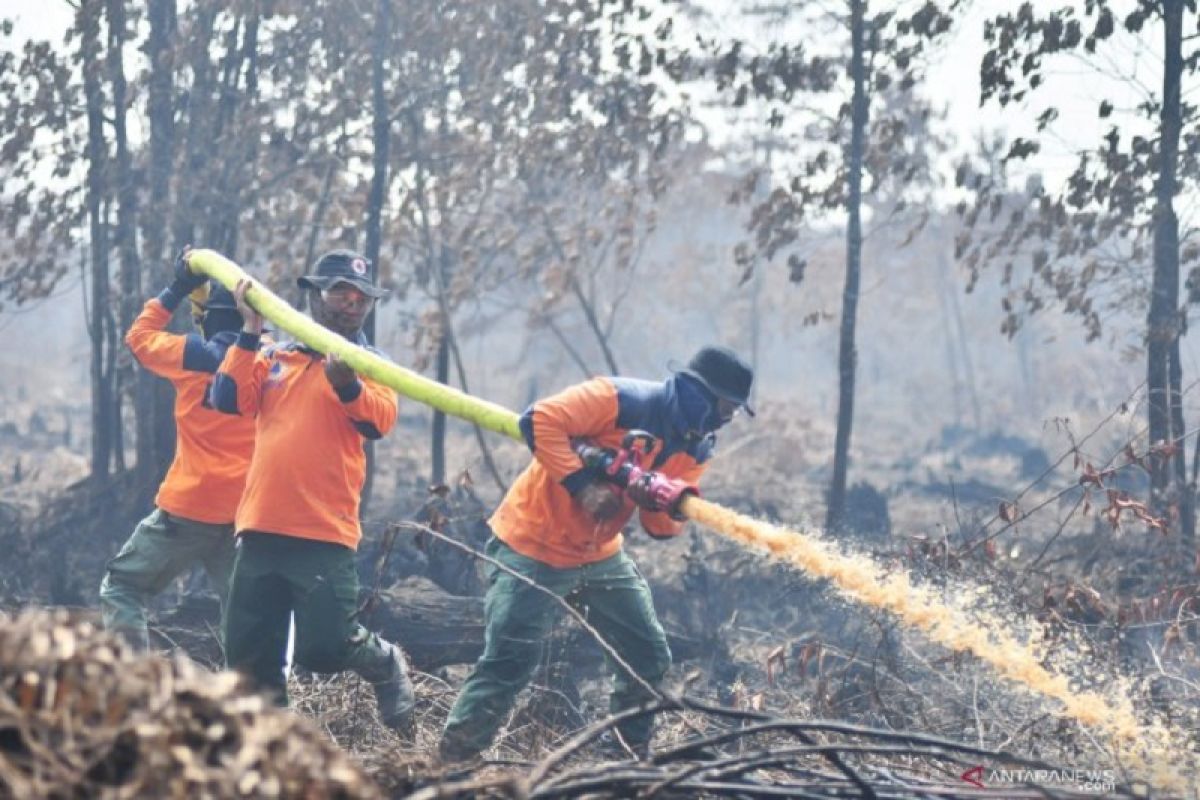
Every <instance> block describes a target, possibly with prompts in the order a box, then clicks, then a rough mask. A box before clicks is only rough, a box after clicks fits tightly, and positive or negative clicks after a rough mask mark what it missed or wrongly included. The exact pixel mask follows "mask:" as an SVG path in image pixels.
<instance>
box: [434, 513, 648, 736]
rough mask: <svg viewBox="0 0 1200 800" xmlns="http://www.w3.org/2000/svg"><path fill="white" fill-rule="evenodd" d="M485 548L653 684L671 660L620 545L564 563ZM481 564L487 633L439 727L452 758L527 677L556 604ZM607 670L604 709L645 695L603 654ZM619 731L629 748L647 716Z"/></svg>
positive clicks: (493, 721)
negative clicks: (581, 620) (576, 614)
mask: <svg viewBox="0 0 1200 800" xmlns="http://www.w3.org/2000/svg"><path fill="white" fill-rule="evenodd" d="M485 552H486V554H487V555H488V556H490V557H492V558H494V559H495V560H496V561H499V562H500V563H501V564H504V565H505V566H506V567H509V568H511V569H513V570H514V571H516V572H518V573H519V574H521V575H524V576H525V577H527V578H529V579H531V580H533V581H535V582H536V583H538V584H540V585H541V586H544V587H546V588H547V589H549V590H550V591H552V592H554V594H556V595H558V596H559V597H563V598H565V599H566V600H567V601H568V602H569V603H571V605H572V606H573V607H575V608H576V609H578V610H579V611H580V612H581V613H583V614H584V615H585V616H586V617H587V620H588V623H589V624H591V625H592V626H593V627H594V628H595V629H596V630H597V631H598V632H599V633H600V635H601V636H602V637H604V639H605V641H607V642H608V643H609V644H610V645H611V646H612V648H613V649H614V650H615V651H616V652H617V654H618V655H620V656H621V658H623V659H624V660H625V661H626V662H627V663H628V664H629V665H630V666H631V667H632V668H633V670H634V671H635V672H636V673H637V674H638V675H639V676H640V677H641V678H642V680H644V681H646V683H648V684H650V685H651V686H654V685H656V684H658V683H659V682H660V681H661V680H662V678H663V676H664V675H665V674H666V672H667V669H668V668H669V667H670V666H671V651H670V648H668V647H667V637H666V634H665V633H663V629H662V626H661V625H660V624H659V622H658V617H657V616H656V615H655V613H654V603H653V600H652V598H651V596H650V587H649V586H647V585H646V579H645V578H643V577H642V574H641V573H640V572H639V571H638V569H637V567H636V566H635V565H634V563H633V561H632V560H631V559H630V558H629V556H627V555H625V552H624V551H621V552H619V553H617V554H616V555H615V556H612V557H611V558H606V559H605V560H603V561H599V562H597V563H594V564H585V565H583V566H581V567H573V568H570V569H558V568H555V567H552V566H550V565H549V564H544V563H542V562H540V561H537V560H535V559H532V558H526V557H525V556H523V555H521V554H520V553H518V552H516V551H515V550H513V549H512V548H511V547H509V546H508V545H506V544H504V543H503V542H502V541H500V540H499V539H496V538H495V537H493V538H492V539H491V540H490V541H489V542H488V544H487V548H486V551H485ZM487 570H488V580H489V582H490V588H489V589H488V593H487V599H486V600H485V603H484V614H485V617H486V624H487V631H486V633H485V634H484V647H483V655H482V656H481V657H480V658H479V661H478V662H477V663H476V664H475V668H474V670H472V672H471V674H470V675H469V676H468V677H467V681H466V683H465V684H464V685H463V688H462V691H461V692H460V693H459V695H458V700H457V701H456V702H455V703H454V708H453V709H451V711H450V718H449V719H448V720H447V721H446V728H445V730H444V731H443V733H442V751H443V753H453V754H454V755H455V756H456V757H459V758H462V757H467V756H470V755H474V754H476V753H479V752H481V751H482V750H484V749H486V748H487V747H488V746H489V745H490V744H491V742H492V739H493V738H494V737H495V735H496V730H497V729H498V728H499V727H500V725H501V724H502V723H503V721H504V718H505V716H506V715H507V713H508V711H509V709H510V708H511V707H512V704H513V701H514V700H515V699H516V696H517V694H518V692H520V691H521V689H522V688H523V687H524V686H525V684H526V683H527V682H528V681H529V678H530V676H531V674H532V673H533V669H534V667H535V665H536V664H537V659H538V648H539V646H540V645H541V643H542V640H543V639H544V638H545V635H546V633H547V632H548V630H549V628H550V626H551V623H552V622H553V621H554V618H555V616H556V613H557V612H559V611H561V610H562V609H561V608H560V607H559V605H558V604H557V603H556V602H555V601H554V599H553V598H552V597H549V596H548V595H546V594H545V593H544V592H542V591H539V590H538V589H535V588H534V587H532V586H530V585H529V584H527V583H525V582H524V581H521V580H520V579H518V578H516V577H514V576H513V575H511V574H509V573H507V572H505V571H503V570H501V569H498V568H497V567H496V566H494V565H488V567H487ZM609 669H610V670H611V671H612V674H613V691H612V696H611V698H610V701H609V707H610V709H611V711H613V712H614V713H615V712H617V711H620V710H622V709H626V708H630V707H633V706H636V705H638V704H639V703H641V702H644V701H645V700H647V699H649V698H648V697H647V694H646V692H645V690H644V689H643V688H642V687H641V686H640V685H639V684H638V683H637V682H636V681H634V680H633V679H631V678H630V677H629V675H628V674H627V673H626V672H625V670H624V669H622V668H621V667H620V666H618V665H616V664H613V663H611V660H610V663H609ZM620 732H621V736H622V737H623V738H624V739H625V741H626V742H628V743H629V744H630V745H631V746H634V747H639V746H644V745H646V744H648V743H649V740H650V736H651V734H652V732H653V720H652V719H651V718H650V717H648V716H642V717H637V718H636V719H632V720H628V721H626V722H625V723H624V724H623V725H621V726H620Z"/></svg>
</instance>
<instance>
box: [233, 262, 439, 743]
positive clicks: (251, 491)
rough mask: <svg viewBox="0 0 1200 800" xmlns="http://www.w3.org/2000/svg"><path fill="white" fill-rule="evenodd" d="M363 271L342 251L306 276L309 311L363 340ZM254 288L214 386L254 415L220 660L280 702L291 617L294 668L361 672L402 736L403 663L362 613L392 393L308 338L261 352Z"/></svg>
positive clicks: (369, 305)
mask: <svg viewBox="0 0 1200 800" xmlns="http://www.w3.org/2000/svg"><path fill="white" fill-rule="evenodd" d="M368 267H369V265H368V263H367V260H366V259H365V258H363V257H362V256H361V255H359V254H358V253H355V252H352V251H349V250H334V251H332V252H329V253H326V254H325V255H323V256H321V257H320V258H319V259H318V261H317V263H316V267H315V270H314V274H312V275H306V276H304V277H301V278H299V279H298V284H299V286H300V288H302V289H304V290H305V292H306V294H307V299H308V304H309V311H310V314H311V315H312V318H313V319H314V320H315V321H316V322H318V323H319V324H321V325H323V326H325V327H326V328H328V329H330V330H331V331H333V332H334V333H337V334H339V335H341V336H343V337H345V338H346V339H349V340H350V341H352V342H354V343H356V344H359V345H363V346H366V344H367V342H366V339H365V337H364V335H363V332H362V327H363V323H364V322H365V321H366V318H367V316H368V315H369V314H370V313H371V310H372V309H373V307H374V304H375V301H376V300H377V299H378V298H380V297H382V296H384V295H385V294H386V291H385V290H382V289H380V288H378V287H377V286H375V285H374V283H373V282H372V280H371V278H370V273H369V269H368ZM250 285H251V284H250V282H249V281H245V280H243V281H242V282H240V283H239V284H238V286H237V288H236V289H235V291H234V297H235V299H236V302H237V305H238V308H239V309H240V311H241V314H242V318H243V321H244V324H243V326H242V332H241V334H240V335H239V336H238V340H237V342H236V344H235V345H234V346H233V347H231V348H229V351H228V353H227V354H226V356H225V360H224V362H223V363H222V364H221V368H220V371H219V372H218V374H217V378H216V380H215V381H214V384H213V389H212V402H213V404H214V405H215V406H216V407H217V409H218V410H220V411H223V412H226V413H230V414H237V415H239V416H240V417H241V418H244V419H254V418H257V421H258V440H257V446H256V448H255V451H254V458H253V460H252V461H251V463H250V471H249V475H248V477H247V480H246V491H245V494H244V495H243V497H242V502H241V505H239V506H238V511H237V519H236V528H237V535H238V540H239V541H238V551H237V560H236V562H235V564H234V568H233V578H232V581H231V586H230V592H229V603H228V608H227V611H226V615H225V626H224V631H225V646H226V660H227V662H228V664H229V666H230V667H233V668H237V669H241V670H243V671H245V672H247V673H249V674H250V675H251V676H252V677H253V678H254V679H255V680H256V681H257V683H258V684H259V685H260V686H261V687H263V688H265V689H267V690H269V691H272V692H273V693H274V694H275V696H276V698H277V700H278V701H279V702H280V703H282V704H286V703H287V689H286V681H285V673H284V666H285V660H286V651H287V644H288V628H289V619H290V618H293V617H294V623H295V646H294V660H295V662H296V663H297V664H300V665H301V666H304V667H305V668H307V669H309V670H311V671H313V672H338V671H341V670H347V669H348V670H353V671H355V672H357V673H358V674H359V675H361V676H362V677H363V678H364V679H366V680H367V681H369V682H370V683H371V684H372V685H373V686H374V688H375V697H376V701H377V703H378V706H379V712H380V717H381V719H382V720H383V722H384V724H386V725H388V726H389V727H391V728H393V729H396V730H405V729H407V728H408V727H409V726H410V724H411V719H412V714H413V708H414V705H415V700H414V695H413V688H412V684H411V682H410V680H409V676H408V665H407V664H406V660H405V657H404V655H403V653H402V651H401V650H400V648H399V647H398V646H396V645H395V644H392V643H390V642H387V641H384V640H383V639H381V638H380V637H379V636H378V635H376V634H374V633H372V632H370V631H368V630H366V629H365V628H364V627H363V626H362V625H360V624H359V623H358V622H357V621H356V619H355V616H356V613H357V603H358V589H359V584H358V573H357V571H356V569H355V563H354V562H355V551H356V549H357V547H358V543H359V541H360V540H361V538H362V528H361V525H360V523H359V503H360V500H361V494H362V486H363V480H364V478H365V475H366V455H365V453H364V449H363V445H364V443H365V442H366V440H368V439H380V438H382V437H383V436H384V435H386V434H387V433H388V432H389V431H390V430H391V429H392V427H393V426H394V425H395V423H396V415H397V411H398V401H397V397H396V393H395V392H393V391H392V390H391V389H389V388H387V387H385V386H382V385H380V384H377V383H375V382H374V381H372V380H370V379H367V378H363V377H360V376H358V375H357V374H355V372H354V370H352V369H351V368H350V367H349V366H348V365H347V364H346V363H345V362H343V361H341V360H339V359H338V358H337V357H336V356H332V355H330V356H322V355H321V354H320V353H318V352H316V351H314V350H312V349H310V348H308V347H307V346H305V345H303V344H300V343H291V344H287V345H284V346H275V347H267V348H264V349H262V350H261V351H260V350H259V336H260V335H261V333H262V324H263V320H262V317H261V316H260V315H259V314H258V313H257V312H256V311H255V310H254V309H253V308H252V307H251V306H250V305H249V304H248V303H247V302H246V291H247V290H248V289H249V288H250Z"/></svg>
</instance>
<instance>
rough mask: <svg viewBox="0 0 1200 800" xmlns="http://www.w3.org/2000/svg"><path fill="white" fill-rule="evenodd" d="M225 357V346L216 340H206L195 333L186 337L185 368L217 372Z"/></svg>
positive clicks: (184, 342)
mask: <svg viewBox="0 0 1200 800" xmlns="http://www.w3.org/2000/svg"><path fill="white" fill-rule="evenodd" d="M223 358H225V348H224V347H223V346H221V345H219V344H217V343H216V342H206V341H204V339H203V338H201V337H200V336H199V335H197V334H195V333H189V334H188V335H187V336H186V337H184V340H183V368H184V369H186V370H188V371H189V372H208V373H213V372H216V371H217V367H219V366H221V360H222V359H223Z"/></svg>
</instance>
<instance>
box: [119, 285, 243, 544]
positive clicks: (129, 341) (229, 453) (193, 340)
mask: <svg viewBox="0 0 1200 800" xmlns="http://www.w3.org/2000/svg"><path fill="white" fill-rule="evenodd" d="M164 302H167V303H171V305H172V307H173V306H174V305H175V304H177V303H178V302H179V298H177V297H175V295H174V294H172V293H170V292H169V291H168V292H165V293H164V294H163V295H161V296H160V297H156V298H153V299H151V300H148V301H147V302H146V305H145V306H144V307H143V308H142V313H141V314H139V315H138V317H137V319H135V320H134V321H133V325H131V326H130V328H129V332H128V333H126V334H125V344H126V345H128V346H129V349H130V350H131V351H132V352H133V356H134V358H136V359H137V360H138V363H140V364H141V365H142V366H143V367H145V368H146V369H147V370H149V371H150V372H152V373H154V374H155V375H158V376H160V377H162V378H166V379H167V380H169V381H170V382H171V385H172V386H174V387H175V428H176V431H177V441H176V446H175V460H174V461H172V462H171V467H170V468H169V469H168V470H167V475H166V477H165V478H164V479H163V482H162V484H161V485H160V486H159V488H158V495H157V497H155V503H156V504H157V505H158V507H159V508H161V509H162V510H164V511H166V512H167V513H168V514H174V515H176V516H179V517H185V518H187V519H192V520H196V521H198V522H207V523H212V524H217V525H222V524H228V523H231V522H233V519H234V514H235V512H236V511H237V506H238V502H239V501H240V500H241V497H242V489H243V487H244V486H245V484H246V471H247V469H248V468H249V466H250V457H251V454H252V453H253V451H254V420H251V419H231V418H229V417H228V416H226V415H224V414H221V413H218V412H217V411H216V410H215V409H213V408H212V407H211V406H209V405H208V403H207V402H206V394H207V392H208V387H209V384H210V383H211V382H212V380H213V375H214V373H215V372H216V371H217V367H218V365H220V363H221V359H222V358H223V357H224V355H225V351H226V349H232V348H231V347H230V345H231V344H232V342H233V340H234V336H235V334H233V333H229V334H224V333H221V334H217V335H216V336H214V337H213V339H212V340H210V341H208V342H206V341H204V339H203V338H201V337H200V336H198V335H196V334H194V333H193V334H187V335H183V334H178V333H170V332H168V331H167V330H165V329H166V327H167V323H168V322H170V320H171V309H170V308H168V307H167V306H166V305H164Z"/></svg>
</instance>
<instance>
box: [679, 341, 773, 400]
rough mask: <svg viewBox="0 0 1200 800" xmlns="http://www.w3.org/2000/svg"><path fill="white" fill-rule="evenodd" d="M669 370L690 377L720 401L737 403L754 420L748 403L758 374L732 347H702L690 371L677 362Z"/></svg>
mask: <svg viewBox="0 0 1200 800" xmlns="http://www.w3.org/2000/svg"><path fill="white" fill-rule="evenodd" d="M667 367H668V368H669V369H670V370H671V371H672V372H675V373H679V374H683V375H690V376H691V377H692V378H695V379H696V380H698V381H700V383H701V384H703V385H704V387H705V388H706V389H708V390H709V391H710V392H712V393H713V394H715V395H716V396H717V397H720V398H722V399H724V400H728V401H729V402H731V403H737V404H738V405H739V406H741V407H742V408H744V409H746V413H747V414H749V415H750V416H752V417H753V416H754V409H752V408H751V407H750V404H749V402H748V401H749V400H750V385H751V384H752V383H753V382H754V370H753V369H751V368H750V365H749V364H747V363H746V362H745V361H743V360H742V359H741V358H740V357H738V355H737V353H734V352H733V351H732V350H730V349H729V348H728V347H714V346H710V347H702V348H700V350H699V351H697V353H696V355H694V356H692V360H691V361H689V362H688V363H687V366H686V367H681V366H679V364H678V363H677V362H674V361H672V362H669V363H668V364H667Z"/></svg>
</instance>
